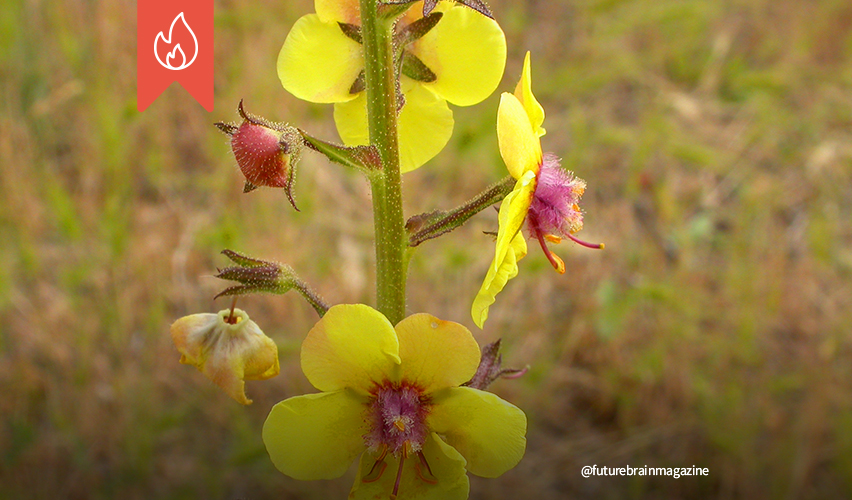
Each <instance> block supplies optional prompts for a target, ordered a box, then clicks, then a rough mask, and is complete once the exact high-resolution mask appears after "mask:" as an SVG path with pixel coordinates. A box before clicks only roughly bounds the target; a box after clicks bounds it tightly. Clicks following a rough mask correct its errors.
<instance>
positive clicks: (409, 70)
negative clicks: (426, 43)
mask: <svg viewBox="0 0 852 500" xmlns="http://www.w3.org/2000/svg"><path fill="white" fill-rule="evenodd" d="M400 71H401V72H402V74H403V75H405V76H407V77H408V78H411V79H412V80H415V81H418V82H424V83H428V82H434V81H435V80H437V79H438V75H436V74H435V73H433V72H432V70H431V69H429V68H428V67H427V66H426V65H425V64H423V61H421V60H420V59H418V58H417V56H415V55H414V54H412V53H411V52H408V51H407V50H406V51H404V52H403V53H402V68H401V69H400Z"/></svg>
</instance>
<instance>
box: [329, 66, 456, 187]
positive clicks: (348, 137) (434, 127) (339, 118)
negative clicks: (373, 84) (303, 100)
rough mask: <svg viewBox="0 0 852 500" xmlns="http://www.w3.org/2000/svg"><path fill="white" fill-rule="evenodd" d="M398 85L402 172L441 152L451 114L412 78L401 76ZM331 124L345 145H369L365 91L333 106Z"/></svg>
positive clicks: (448, 131)
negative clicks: (402, 97)
mask: <svg viewBox="0 0 852 500" xmlns="http://www.w3.org/2000/svg"><path fill="white" fill-rule="evenodd" d="M400 84H401V86H402V90H403V95H404V96H405V106H403V108H402V111H400V112H399V115H398V116H399V120H398V122H397V127H398V129H397V137H398V139H399V164H400V170H401V171H402V172H403V173H404V172H410V171H412V170H415V169H417V168H418V167H420V166H422V165H423V164H424V163H426V162H427V161H429V160H431V159H432V158H434V157H435V156H436V155H437V154H438V153H440V152H441V150H442V149H444V146H446V145H447V142H448V141H449V140H450V136H452V135H453V112H452V111H451V110H450V108H449V107H448V106H447V102H446V101H445V100H444V99H441V98H440V97H438V96H437V95H435V94H434V93H432V92H430V91H429V90H427V89H425V88H423V86H422V85H418V84H416V83H415V82H414V81H412V80H411V79H409V78H406V77H403V78H402V81H401V82H400ZM334 123H335V125H336V126H337V133H338V134H340V138H341V139H342V140H343V142H344V143H345V144H346V145H347V146H362V145H366V144H369V142H370V132H369V128H368V125H367V95H366V92H361V93H360V94H359V95H358V98H357V99H355V100H353V101H350V102H345V103H338V104H335V105H334Z"/></svg>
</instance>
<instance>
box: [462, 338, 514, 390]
mask: <svg viewBox="0 0 852 500" xmlns="http://www.w3.org/2000/svg"><path fill="white" fill-rule="evenodd" d="M502 362H503V355H502V354H500V339H497V340H496V341H495V342H492V343H490V344H488V345H486V346H484V347H483V348H482V356H481V357H480V358H479V367H478V368H477V369H476V373H475V374H474V375H473V378H472V379H470V380H469V381H468V382H466V383H465V384H463V385H466V386H468V387H473V388H474V389H480V390H483V391H484V390H485V388H486V387H488V386H489V385H491V383H492V382H494V381H495V380H497V379H498V378H510V379H511V378H518V377H521V376H523V375H524V374H525V373H527V370H529V366H527V367H525V368H502V367H501V366H500V365H501V363H502Z"/></svg>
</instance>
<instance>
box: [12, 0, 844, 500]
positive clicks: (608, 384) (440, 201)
mask: <svg viewBox="0 0 852 500" xmlns="http://www.w3.org/2000/svg"><path fill="white" fill-rule="evenodd" d="M491 6H492V8H493V10H494V12H495V15H496V16H497V19H498V20H499V22H500V23H501V25H502V27H503V29H504V30H505V32H506V36H507V39H508V44H509V60H508V64H507V70H506V75H505V78H504V81H503V84H502V85H501V87H500V90H511V89H512V88H513V87H514V84H515V82H516V81H517V78H518V76H519V74H520V66H521V62H522V59H523V54H524V53H525V52H526V51H527V50H531V51H532V54H533V56H532V57H533V59H532V62H533V81H534V89H535V91H536V95H537V96H538V98H539V99H540V100H541V102H542V104H543V105H544V107H545V109H546V112H547V119H546V122H545V126H546V127H547V130H548V134H547V135H546V136H545V137H544V138H543V147H544V149H545V150H546V151H552V152H554V153H556V154H558V155H560V156H561V157H562V158H563V163H564V165H565V166H566V167H567V168H569V169H572V170H574V171H575V172H576V173H577V174H578V175H579V176H580V177H582V178H584V179H586V180H587V181H588V183H589V188H588V190H587V192H586V195H585V198H584V200H583V201H584V203H583V207H584V209H585V210H586V229H585V230H584V231H583V232H582V233H581V236H582V237H583V238H585V239H587V240H590V241H604V242H606V244H607V248H606V250H605V251H603V252H597V251H591V250H586V249H582V248H580V247H578V246H575V245H571V244H562V245H560V246H558V247H556V248H555V250H556V252H557V253H559V254H560V255H561V256H562V257H563V258H564V259H565V261H566V264H567V266H568V272H567V273H566V274H565V275H563V276H559V275H557V274H555V273H554V272H553V271H552V269H551V268H550V267H549V264H548V263H547V261H546V259H545V258H544V257H543V256H542V255H541V253H540V252H538V251H537V250H536V249H535V248H533V247H531V252H530V256H528V257H527V258H526V259H525V260H524V261H523V262H522V263H521V275H520V277H518V278H517V279H515V280H514V281H513V282H512V283H511V284H510V285H509V286H508V287H507V289H506V290H505V291H504V292H503V294H501V296H500V297H499V299H498V302H497V304H496V305H495V307H494V308H493V309H492V315H491V319H490V320H489V322H488V325H487V327H486V329H485V330H484V331H479V330H477V329H475V327H473V325H472V322H471V320H470V317H469V306H470V301H471V300H472V298H473V296H474V294H475V293H476V291H477V290H478V287H479V284H480V281H481V279H482V276H483V275H484V273H485V269H486V267H487V265H488V262H489V261H490V259H491V252H493V249H492V248H493V247H492V244H491V242H490V240H489V238H488V237H487V236H485V235H483V234H482V231H483V230H493V229H494V228H495V227H496V216H495V214H493V213H490V211H488V212H485V213H483V214H482V215H480V216H478V217H477V218H476V219H475V220H473V221H472V222H471V223H469V224H468V225H467V226H465V227H464V228H462V229H461V230H459V231H456V232H455V233H452V234H450V235H448V236H445V237H444V238H441V239H440V240H437V241H431V242H428V243H426V244H424V245H423V246H422V247H421V251H420V252H419V253H418V254H417V255H416V257H415V258H414V260H413V261H412V266H411V270H412V272H411V280H410V282H409V309H410V311H411V312H420V311H428V312H431V313H433V314H435V315H437V316H439V317H441V318H445V319H450V320H455V321H459V322H462V323H464V324H465V325H467V326H468V327H470V328H471V329H472V331H474V332H475V335H476V336H477V337H478V339H479V340H480V342H482V343H485V342H490V341H493V340H495V339H496V338H499V337H502V338H503V339H504V348H505V353H504V359H505V363H506V364H507V365H509V366H523V365H525V364H529V365H530V366H531V370H530V373H529V374H528V375H527V376H525V377H524V378H522V379H520V380H517V381H500V382H498V383H496V384H495V385H494V386H492V389H493V390H495V391H496V392H498V393H499V394H501V395H502V396H503V397H504V398H506V399H507V400H509V401H512V402H513V403H515V404H516V405H518V406H520V407H521V408H523V409H524V410H525V411H526V412H527V415H528V417H529V423H530V428H529V435H528V438H529V445H528V450H527V454H526V457H525V458H524V460H523V461H522V462H521V464H520V465H519V466H518V467H517V468H516V469H514V470H512V471H510V472H509V473H507V474H505V475H504V476H502V477H501V478H499V479H496V480H480V479H478V478H472V498H477V499H485V498H495V499H499V498H542V499H565V498H589V497H594V498H603V499H607V498H661V499H662V498H849V497H852V338H850V325H852V286H850V277H852V221H850V216H852V3H850V2H848V0H821V1H819V2H809V1H802V0H748V1H746V0H730V1H719V0H631V1H627V0H625V1H616V0H555V1H551V2H546V1H542V0H534V1H533V0H530V1H523V2H522V1H511V0H494V1H493V2H492V5H491ZM312 10H313V6H312V3H311V2H309V1H308V0H294V1H287V2H284V1H274V2H273V1H251V2H238V1H234V0H230V1H226V0H219V1H217V2H216V63H215V64H216V65H215V67H216V108H215V111H214V112H213V113H207V112H205V111H204V110H203V109H202V108H201V106H200V105H198V104H197V103H195V102H194V101H193V99H192V98H191V97H190V96H189V95H188V94H187V93H186V92H185V91H184V90H183V89H182V88H180V87H179V86H177V85H173V86H172V87H170V88H169V89H168V90H167V91H166V92H165V93H164V94H163V95H162V96H161V97H160V98H159V99H158V100H157V101H155V102H154V104H153V105H152V106H151V107H150V108H149V109H148V110H146V111H145V112H143V113H138V112H137V111H136V100H135V92H136V83H135V77H136V74H135V67H136V65H135V58H136V55H135V54H136V51H135V28H134V27H135V18H136V4H135V3H133V2H128V1H117V2H93V1H85V0H52V1H47V0H6V1H4V2H3V7H2V9H0V163H2V167H0V192H2V196H0V262H2V265H0V394H2V396H0V415H1V416H2V417H0V498H9V499H12V498H28V499H40V498H70V499H78V498H79V499H102V498H104V499H105V498H115V497H119V496H120V497H122V498H126V499H142V498H146V499H147V498H209V499H235V498H244V499H260V498H342V497H344V496H345V494H346V492H347V491H348V488H349V486H350V485H351V477H352V474H353V472H352V471H350V473H349V476H347V477H346V478H344V479H341V480H338V481H326V482H308V483H303V482H297V481H294V480H291V479H289V478H287V477H285V476H283V475H281V474H279V473H278V472H277V471H276V470H275V469H274V467H273V466H272V464H271V463H270V462H269V460H268V458H267V456H266V452H265V450H264V447H263V444H262V442H261V438H260V429H261V425H262V423H263V420H264V418H265V416H266V414H267V412H268V411H269V409H270V407H271V406H272V405H273V404H275V403H276V402H278V401H279V400H281V399H284V398H286V397H289V396H293V395H297V394H301V393H305V392H313V389H312V388H311V386H310V385H309V384H308V382H307V381H306V379H305V378H304V376H303V375H302V374H301V370H300V369H299V366H298V349H299V345H300V342H301V339H302V338H303V337H304V334H305V333H306V332H307V330H308V329H309V328H310V327H311V325H312V324H313V323H314V322H315V320H316V317H315V314H314V312H313V310H312V309H311V308H310V307H308V306H307V305H306V304H304V303H303V302H301V301H300V299H299V297H298V296H296V295H293V296H285V297H252V298H249V299H246V300H243V301H242V302H241V307H243V308H245V309H246V310H247V311H248V312H249V314H251V316H252V318H253V319H255V320H256V321H257V322H258V323H259V324H260V325H262V327H263V328H264V330H265V331H266V332H267V333H268V334H269V335H271V336H272V337H273V338H275V340H276V341H277V342H278V344H279V346H280V349H281V362H282V373H281V375H280V376H279V377H277V378H275V379H273V380H271V381H268V382H250V383H249V384H248V394H249V397H251V398H253V399H254V401H255V402H254V404H253V405H251V406H250V407H247V408H243V407H241V406H239V405H238V404H236V403H235V402H233V401H232V400H230V399H229V398H228V397H227V396H225V395H224V394H223V393H222V392H219V391H218V390H217V389H216V388H214V386H213V385H212V384H211V383H209V382H208V381H207V380H206V379H204V378H203V377H202V376H201V375H200V374H199V373H198V372H196V371H195V370H193V369H191V368H190V367H187V366H183V365H180V364H178V362H177V360H178V357H179V356H178V354H177V352H176V351H175V350H174V347H173V346H172V344H171V340H170V338H169V334H168V326H169V324H170V323H171V322H172V321H173V320H175V319H176V318H178V317H180V316H183V315H186V314H190V313H195V312H206V311H216V310H219V309H221V308H224V307H226V305H227V304H226V303H225V301H220V302H217V303H214V302H213V301H212V300H211V297H212V296H213V295H214V294H215V293H216V292H217V291H218V290H220V289H221V288H222V287H223V284H222V283H219V282H217V280H216V279H214V278H212V274H213V273H214V272H215V269H216V267H217V266H220V267H221V266H223V265H225V264H226V260H225V258H224V257H223V256H221V255H219V254H218V252H219V251H220V250H222V249H223V248H231V249H234V250H237V251H240V252H245V253H248V254H251V255H254V256H257V257H261V258H270V259H276V260H280V261H283V262H287V263H289V264H291V265H292V266H293V267H294V268H296V269H297V271H298V272H299V273H300V274H301V275H302V276H303V277H304V278H305V279H307V280H308V281H309V282H311V283H312V284H313V285H314V286H315V287H316V288H317V289H318V290H319V291H320V293H322V294H323V295H325V297H326V298H327V299H329V300H330V301H331V302H335V303H336V302H368V303H371V302H372V300H373V294H374V292H373V290H372V286H371V283H372V273H373V254H372V252H373V250H372V241H371V239H372V227H371V215H370V204H369V201H368V200H369V192H368V186H367V184H366V183H365V182H364V181H363V180H362V179H360V178H359V177H358V176H357V175H355V174H353V173H350V172H346V171H343V170H342V169H341V168H338V167H337V166H334V165H330V164H328V163H327V162H326V161H324V160H323V159H322V158H320V157H318V156H317V155H307V156H306V157H305V158H304V159H303V161H302V163H301V165H300V173H299V177H298V183H297V191H296V194H297V197H298V200H297V201H298V202H299V204H300V208H301V209H302V211H301V212H300V213H296V212H294V211H293V210H292V209H291V208H290V207H289V205H288V203H287V201H286V199H285V197H284V196H283V194H282V193H281V192H280V191H275V190H263V189H261V190H258V191H257V192H254V193H251V194H249V195H243V194H242V193H241V188H242V181H241V176H240V174H239V172H238V170H237V169H236V168H235V166H234V160H233V158H232V156H230V152H229V150H228V145H227V141H226V138H225V137H224V136H222V135H221V134H219V133H218V132H217V131H216V129H215V128H214V127H213V126H212V125H211V124H212V122H214V121H221V120H225V121H228V120H234V119H236V114H235V112H234V111H233V110H234V108H235V107H236V104H237V102H238V101H239V99H240V98H245V100H246V109H247V110H249V111H250V112H253V113H256V114H260V115H263V116H266V117H268V118H270V119H274V120H282V121H289V122H291V123H294V124H297V125H299V126H300V127H303V128H305V129H307V130H309V131H311V132H312V133H313V134H315V135H316V136H318V137H323V138H326V139H330V140H336V138H337V136H336V132H335V131H334V127H333V123H332V121H331V107H330V106H321V105H313V104H309V103H305V102H301V101H298V100H296V99H295V98H293V97H292V96H290V95H288V94H287V93H286V92H285V91H284V90H283V88H281V86H280V84H279V82H278V79H277V76H276V73H275V60H276V57H277V54H278V50H279V49H280V46H281V44H282V43H283V41H284V38H285V37H286V34H287V32H288V30H289V28H290V26H291V25H292V23H293V22H294V21H295V20H296V19H297V18H298V17H299V16H301V15H303V14H306V13H308V12H310V11H312ZM497 103H498V97H497V94H495V95H494V96H492V97H491V98H489V99H488V100H487V101H485V102H484V103H482V104H480V105H478V106H475V107H473V108H455V110H454V111H455V116H456V130H455V134H454V136H453V139H452V141H451V143H450V145H449V146H448V148H447V149H446V150H445V151H444V152H443V153H442V154H441V155H440V156H439V157H438V158H436V159H435V160H433V161H431V162H430V163H429V164H428V165H427V166H425V167H423V168H421V169H420V170H418V171H416V172H414V173H412V174H409V175H407V176H406V177H405V186H404V189H405V192H406V193H407V195H408V199H407V207H406V209H407V214H408V215H413V214H414V213H418V212H421V211H425V210H429V209H433V208H449V207H452V206H454V205H456V204H458V203H461V202H463V201H464V200H466V199H467V198H469V197H471V196H473V195H474V194H476V193H477V192H478V191H479V190H480V189H482V188H483V187H484V186H486V185H488V184H490V183H491V182H493V181H495V180H497V179H499V178H500V177H502V175H504V168H505V167H504V166H503V164H502V162H501V160H500V158H499V153H498V151H497V147H496V138H495V132H494V116H495V113H496V108H497ZM592 464H596V465H598V466H603V465H607V466H617V467H623V466H625V465H630V466H633V467H637V466H644V465H648V466H655V467H689V466H692V465H695V466H697V467H707V468H709V471H710V475H709V477H703V478H700V477H699V478H696V477H685V478H680V479H673V478H670V477H661V478H660V477H658V478H654V477H644V478H643V477H636V476H634V477H630V478H627V477H624V478H612V477H592V478H589V479H583V478H582V477H581V476H580V467H582V466H583V465H592Z"/></svg>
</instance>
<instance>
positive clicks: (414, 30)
mask: <svg viewBox="0 0 852 500" xmlns="http://www.w3.org/2000/svg"><path fill="white" fill-rule="evenodd" d="M442 17H444V14H443V13H442V12H433V13H431V14H429V15H428V16H425V17H421V18H420V19H418V20H416V21H414V22H413V23H411V24H409V25H408V26H406V27H405V28H404V29H403V30H402V31H400V32H399V33H397V34H396V35H394V37H393V41H394V44H395V45H396V46H397V47H405V46H406V45H408V44H410V43H411V42H413V41H415V40H419V39H420V38H423V35H425V34H426V33H429V31H431V30H432V28H434V27H435V26H436V25H437V24H438V21H440V20H441V18H442Z"/></svg>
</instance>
